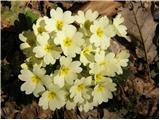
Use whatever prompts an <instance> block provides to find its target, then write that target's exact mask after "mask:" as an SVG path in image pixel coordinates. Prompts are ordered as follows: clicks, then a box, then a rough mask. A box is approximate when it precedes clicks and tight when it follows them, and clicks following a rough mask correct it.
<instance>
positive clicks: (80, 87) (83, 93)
mask: <svg viewBox="0 0 160 120" xmlns="http://www.w3.org/2000/svg"><path fill="white" fill-rule="evenodd" d="M91 82H92V78H91V77H87V78H84V77H83V78H81V79H77V80H76V81H75V82H74V85H73V86H72V87H71V89H70V93H71V95H70V97H71V98H73V100H74V102H75V103H82V102H83V101H84V100H85V99H86V100H87V99H90V95H89V91H90V90H91V89H90V88H89V86H90V85H91Z"/></svg>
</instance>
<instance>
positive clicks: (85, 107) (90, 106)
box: [78, 101, 97, 112]
mask: <svg viewBox="0 0 160 120" xmlns="http://www.w3.org/2000/svg"><path fill="white" fill-rule="evenodd" d="M96 105H97V104H95V103H93V102H89V101H85V102H83V103H82V104H80V105H79V106H78V109H79V111H81V112H82V111H84V112H88V111H89V110H92V109H93V107H94V106H96Z"/></svg>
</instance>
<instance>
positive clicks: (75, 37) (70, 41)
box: [18, 7, 129, 112]
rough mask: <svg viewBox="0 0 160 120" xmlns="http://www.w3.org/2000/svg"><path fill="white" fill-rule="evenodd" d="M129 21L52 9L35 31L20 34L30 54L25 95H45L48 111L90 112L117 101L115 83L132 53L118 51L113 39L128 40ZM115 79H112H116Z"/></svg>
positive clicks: (42, 101) (22, 75)
mask: <svg viewBox="0 0 160 120" xmlns="http://www.w3.org/2000/svg"><path fill="white" fill-rule="evenodd" d="M123 21H124V19H123V17H122V16H121V15H120V14H118V15H117V16H116V17H115V18H113V19H109V18H108V17H107V16H103V17H101V16H99V13H98V12H97V11H92V10H87V11H86V12H83V11H78V13H77V15H74V16H73V15H72V12H71V11H63V10H62V9H61V8H59V7H57V8H56V9H51V11H50V17H47V16H43V17H40V18H38V19H37V21H36V23H35V24H33V26H32V28H33V29H32V30H27V31H23V32H22V33H21V34H19V39H20V40H21V42H22V43H21V45H20V49H21V50H22V51H23V53H24V54H25V56H26V59H25V60H24V63H23V64H21V68H22V70H21V71H20V72H21V73H20V74H19V76H18V77H19V79H20V80H22V81H24V83H23V84H22V86H21V91H24V92H25V93H26V94H32V93H33V95H34V96H36V97H39V96H40V98H39V103H38V104H39V106H41V107H42V108H43V109H45V110H46V109H51V110H53V111H54V110H56V109H60V108H61V107H64V106H65V107H66V109H67V110H71V109H75V108H78V109H79V111H80V112H81V111H84V112H87V111H89V110H92V109H94V107H96V106H98V105H99V104H101V103H102V102H107V101H108V100H109V99H112V97H113V92H114V91H116V84H115V83H114V82H113V81H112V79H114V78H115V77H116V75H120V74H122V73H123V68H124V67H127V65H128V61H129V60H128V58H129V53H128V51H121V52H119V53H118V54H115V53H117V52H115V53H113V52H112V49H111V48H110V40H111V38H112V37H114V36H115V35H118V36H121V37H126V35H127V32H126V31H127V28H126V27H125V26H124V25H123V24H122V22H123ZM111 78H112V79H111Z"/></svg>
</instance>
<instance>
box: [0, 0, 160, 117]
mask: <svg viewBox="0 0 160 120" xmlns="http://www.w3.org/2000/svg"><path fill="white" fill-rule="evenodd" d="M57 6H60V7H61V8H63V10H70V11H72V12H73V13H76V12H77V11H78V10H83V11H86V10H88V9H92V10H97V11H98V12H99V13H100V14H101V15H107V16H108V17H114V16H115V15H116V14H117V13H121V14H122V16H123V17H124V19H125V22H124V24H125V25H126V27H127V28H128V36H129V39H125V38H121V37H115V38H113V39H112V42H111V49H112V50H113V51H118V50H122V49H127V50H129V52H130V58H129V67H128V69H129V72H127V77H123V76H120V77H121V79H122V81H121V84H118V87H117V92H116V94H114V98H113V99H111V100H109V102H107V103H103V104H101V105H99V106H98V107H96V108H94V109H93V110H90V111H89V112H87V113H85V112H79V111H77V110H70V111H68V110H66V109H65V108H62V109H60V110H56V111H51V110H43V109H42V108H41V107H39V106H38V104H37V103H38V100H37V99H36V98H35V97H34V96H33V95H25V94H24V92H21V91H20V86H21V84H22V83H21V82H20V81H19V80H18V77H17V76H18V74H19V73H20V69H21V68H20V65H21V63H22V62H23V61H24V58H25V57H24V55H23V53H22V51H21V50H20V49H19V45H20V40H19V38H18V35H19V33H21V32H22V31H23V30H27V29H28V28H29V27H30V26H31V25H32V24H30V21H31V19H29V18H28V16H32V13H34V14H35V15H36V16H38V17H39V16H43V15H49V11H50V9H52V8H55V7H57ZM26 9H27V10H29V11H32V13H31V12H27V13H26V12H25V10H26ZM1 37H2V38H1V70H2V72H1V118H66V119H67V118H70V119H71V118H77V119H78V118H93V119H94V118H106V119H108V118H159V2H158V1H157V2H153V1H152V2H141V1H139V2H132V1H129V2H117V1H116V2H115V1H108V2H105V1H103V2H102V1H101V2H95V1H91V2H49V1H26V2H25V1H23V2H21V1H19V2H5V1H4V2H1Z"/></svg>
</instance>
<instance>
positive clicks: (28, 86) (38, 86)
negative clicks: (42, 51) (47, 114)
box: [18, 64, 46, 97]
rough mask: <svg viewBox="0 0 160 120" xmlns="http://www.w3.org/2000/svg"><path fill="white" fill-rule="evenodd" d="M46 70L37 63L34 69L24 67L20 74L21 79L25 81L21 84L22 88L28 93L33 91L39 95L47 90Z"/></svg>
mask: <svg viewBox="0 0 160 120" xmlns="http://www.w3.org/2000/svg"><path fill="white" fill-rule="evenodd" d="M45 72H46V71H45V70H44V69H43V68H40V66H38V65H37V64H35V65H34V66H33V71H30V70H29V69H22V70H21V74H20V75H19V76H18V78H19V79H20V80H22V81H25V83H23V84H22V86H21V90H22V91H25V93H26V94H31V93H33V94H34V95H35V96H36V97H38V96H39V94H40V93H42V92H43V91H45V88H44V86H43V77H44V75H45Z"/></svg>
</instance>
